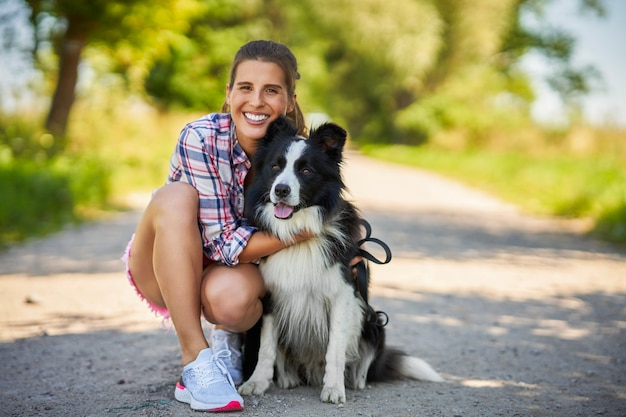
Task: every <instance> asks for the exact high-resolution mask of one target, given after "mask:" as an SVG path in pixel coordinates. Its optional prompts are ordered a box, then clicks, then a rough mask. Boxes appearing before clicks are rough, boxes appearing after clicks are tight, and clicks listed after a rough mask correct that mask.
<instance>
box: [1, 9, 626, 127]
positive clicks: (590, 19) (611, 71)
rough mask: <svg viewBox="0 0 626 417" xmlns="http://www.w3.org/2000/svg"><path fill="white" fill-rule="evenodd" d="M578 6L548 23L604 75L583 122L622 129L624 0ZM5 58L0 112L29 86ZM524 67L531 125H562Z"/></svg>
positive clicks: (535, 72) (536, 61)
mask: <svg viewBox="0 0 626 417" xmlns="http://www.w3.org/2000/svg"><path fill="white" fill-rule="evenodd" d="M16 4H19V2H16V1H15V0H0V7H2V8H3V9H4V11H5V12H6V11H8V10H9V9H12V8H14V7H17V8H18V9H21V10H20V12H19V13H18V15H17V16H15V15H14V18H15V19H18V20H21V21H23V22H24V23H26V22H27V19H28V14H27V13H28V12H27V10H24V9H23V8H20V7H19V6H16ZM579 4H580V0H554V1H553V2H552V3H551V6H550V7H549V8H548V9H547V10H546V12H547V18H548V21H549V22H551V23H552V24H553V25H555V26H557V27H561V28H563V29H565V30H567V31H568V32H570V33H571V34H573V35H574V36H575V38H576V48H575V52H574V56H573V60H572V62H573V64H574V65H576V66H586V65H593V66H594V67H595V68H596V69H598V70H599V72H600V74H601V75H602V78H603V82H602V84H601V85H600V87H601V88H600V89H599V90H598V91H595V92H593V93H592V94H590V95H588V96H587V97H585V98H584V100H583V103H582V106H583V113H584V115H585V118H586V119H587V120H589V121H590V122H592V123H595V124H602V123H604V122H607V121H608V122H610V123H617V124H619V125H621V126H624V127H626V49H625V47H624V43H626V0H604V4H605V5H606V8H607V16H606V17H604V18H599V17H596V16H595V15H593V14H589V13H587V14H586V15H581V14H580V13H579V11H578V6H579ZM24 26H25V25H24ZM24 26H21V27H20V25H18V26H17V29H18V33H17V34H16V36H18V37H19V38H21V39H29V34H28V31H27V30H26V29H25V27H24ZM4 36H6V34H5V33H0V37H4ZM3 40H4V39H3ZM24 42H27V41H26V40H24ZM4 58H6V57H4ZM4 58H2V57H0V106H7V105H9V106H10V105H12V104H16V98H15V94H13V92H15V91H20V92H21V93H23V92H24V90H25V87H26V83H27V81H26V80H25V78H26V77H18V76H16V74H21V75H25V74H28V73H29V72H30V71H29V68H28V66H27V65H24V63H21V62H19V60H15V59H4ZM522 65H523V68H524V69H525V70H526V71H528V72H529V73H530V75H531V76H534V77H533V78H534V79H535V88H536V91H537V93H538V98H537V100H536V102H535V103H534V105H533V109H532V112H533V116H534V117H535V119H537V120H539V121H542V122H548V123H551V122H557V123H558V122H559V121H561V120H563V111H562V107H561V105H560V102H559V100H558V98H557V96H556V95H555V94H554V93H552V92H551V91H550V90H549V88H548V87H547V86H546V85H545V84H542V83H541V82H540V81H539V80H540V79H541V74H542V73H544V72H545V71H546V69H547V65H546V63H545V62H544V61H543V60H541V59H540V58H538V57H537V56H532V55H531V56H528V57H526V58H524V60H523V62H522ZM21 99H22V100H24V99H26V100H28V97H23V96H21ZM17 101H20V98H17Z"/></svg>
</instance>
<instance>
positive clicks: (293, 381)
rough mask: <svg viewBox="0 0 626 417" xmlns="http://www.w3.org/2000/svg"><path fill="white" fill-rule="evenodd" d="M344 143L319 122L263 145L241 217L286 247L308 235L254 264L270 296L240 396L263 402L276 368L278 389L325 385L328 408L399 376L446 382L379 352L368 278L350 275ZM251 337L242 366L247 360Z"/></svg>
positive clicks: (278, 129) (420, 365) (282, 129)
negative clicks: (350, 392) (302, 133)
mask: <svg viewBox="0 0 626 417" xmlns="http://www.w3.org/2000/svg"><path fill="white" fill-rule="evenodd" d="M346 136H347V133H346V131H345V130H344V129H342V128H341V127H339V126H337V125H335V124H332V123H326V124H324V125H322V126H320V127H319V128H317V129H315V130H313V131H312V132H311V134H310V137H309V139H305V138H303V137H299V136H296V129H295V127H294V126H293V125H292V124H291V122H290V121H289V120H288V119H287V118H284V117H281V118H279V119H277V120H276V121H274V122H273V123H272V124H271V125H270V126H269V128H268V131H267V135H266V137H265V138H263V139H261V140H260V143H259V146H258V150H257V152H256V154H255V155H254V165H253V173H254V177H253V180H252V184H251V185H250V186H249V189H248V191H247V195H246V202H247V207H246V212H247V217H248V219H249V220H250V221H251V223H252V224H254V225H256V226H257V227H258V228H259V230H268V231H270V232H272V233H273V234H274V235H276V236H278V238H280V239H281V240H282V241H285V242H289V241H293V239H294V236H295V235H297V234H299V233H301V232H303V231H308V232H309V233H311V234H312V235H313V237H312V238H311V239H308V240H306V241H304V242H301V243H297V244H295V245H292V246H288V247H287V248H286V249H283V250H281V251H279V252H277V253H276V254H274V255H271V256H268V257H266V258H264V259H263V260H262V261H261V263H260V268H261V272H262V274H263V277H264V279H265V285H266V287H267V290H268V292H269V293H270V294H271V298H270V299H269V301H268V302H267V303H265V304H266V305H265V311H264V316H263V320H262V330H261V333H260V347H259V348H258V360H257V361H256V368H254V372H253V373H252V375H251V376H250V378H249V379H248V380H247V381H246V382H245V383H244V384H243V385H241V387H239V392H240V393H241V394H242V395H251V394H257V395H258V394H263V393H264V392H265V391H266V390H267V389H268V388H269V386H270V384H271V383H272V382H273V380H274V368H276V382H277V383H278V385H279V386H280V387H282V388H292V387H295V386H297V385H300V384H301V383H305V384H309V385H314V386H320V385H322V386H323V388H322V393H321V400H322V401H324V402H331V403H343V402H345V400H346V395H345V385H348V386H349V387H351V388H354V389H363V388H364V387H365V385H366V382H367V381H381V380H389V379H395V378H401V377H407V378H413V379H420V380H426V381H442V380H443V379H442V378H441V377H440V376H439V374H437V372H435V371H434V370H433V369H432V368H431V367H430V365H428V364H427V363H426V362H424V361H423V360H421V359H419V358H414V357H410V356H407V355H406V354H404V353H402V352H400V351H398V350H394V349H386V348H385V334H384V329H383V326H384V325H385V324H386V322H384V317H383V315H381V314H377V313H376V312H375V311H374V310H373V309H372V307H371V306H369V304H368V302H367V299H368V297H367V290H368V289H367V286H368V282H367V281H368V280H369V277H367V276H366V277H365V282H358V281H359V279H357V278H355V276H354V274H353V271H352V268H351V266H350V261H351V260H352V259H353V258H354V257H355V256H357V255H358V254H359V246H358V245H359V244H358V242H359V241H360V240H361V238H362V236H361V234H362V231H361V219H360V217H359V214H358V211H357V209H356V208H355V207H354V205H352V204H351V203H350V202H348V201H346V200H345V199H344V198H343V196H342V194H343V190H344V183H343V180H342V175H341V164H342V152H343V147H344V144H345V142H346ZM360 279H361V280H363V277H361V278H360ZM250 333H251V334H252V333H253V332H250ZM250 337H251V335H248V336H246V345H245V347H244V358H245V357H250V356H252V357H253V362H254V360H255V359H257V358H256V352H251V350H256V347H253V346H254V343H253V341H252V340H249V339H250ZM257 346H258V345H257ZM244 362H248V363H249V360H246V359H244ZM244 366H245V365H244ZM252 366H254V365H252Z"/></svg>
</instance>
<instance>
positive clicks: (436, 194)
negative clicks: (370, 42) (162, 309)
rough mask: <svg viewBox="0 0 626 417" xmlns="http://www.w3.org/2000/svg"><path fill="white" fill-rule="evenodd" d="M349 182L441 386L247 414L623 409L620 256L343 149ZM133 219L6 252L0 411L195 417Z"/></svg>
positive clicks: (410, 332)
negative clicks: (134, 262)
mask: <svg viewBox="0 0 626 417" xmlns="http://www.w3.org/2000/svg"><path fill="white" fill-rule="evenodd" d="M346 182H347V183H348V185H349V186H350V189H351V194H352V196H353V197H354V199H355V200H356V201H357V203H358V205H359V206H360V207H361V209H362V210H363V212H364V214H365V216H366V217H367V218H368V219H369V220H370V222H371V223H372V225H373V227H374V234H375V236H377V237H380V238H382V239H383V240H385V241H386V242H388V243H389V244H390V246H391V247H392V249H393V251H394V260H393V261H392V262H391V264H389V265H386V266H380V267H374V274H375V275H374V286H373V294H374V296H373V299H372V302H373V304H374V305H375V307H376V308H378V309H381V310H385V311H386V312H387V313H388V314H389V316H390V318H391V321H390V324H389V325H388V335H389V336H388V338H389V342H390V344H393V345H398V346H402V347H404V348H405V350H407V351H408V352H410V353H412V354H415V355H417V356H420V357H422V358H424V359H426V360H427V361H429V362H430V363H431V364H432V365H433V366H434V367H435V368H436V369H437V370H439V371H440V372H441V373H442V375H443V376H444V377H445V378H446V379H447V380H448V382H447V383H444V384H428V383H419V382H413V381H400V382H396V383H390V384H375V385H372V386H370V387H368V388H367V389H366V390H364V391H360V392H353V391H348V393H347V394H348V401H347V403H346V404H345V405H344V406H343V407H337V406H334V405H328V404H321V403H320V402H319V389H316V388H298V389H294V390H290V391H285V390H280V389H276V388H274V389H272V390H271V391H270V392H269V393H268V394H267V395H265V396H263V397H250V398H246V409H245V411H244V412H242V413H236V414H235V415H242V416H263V417H265V416H278V415H281V416H303V417H304V416H306V417H312V416H324V417H328V416H381V417H383V416H385V417H389V416H402V417H404V416H446V417H450V416H463V417H466V416H467V417H469V416H568V417H569V416H598V415H601V416H626V252H624V251H620V250H617V249H614V248H612V247H610V246H608V245H605V244H602V243H600V242H597V241H594V240H592V239H588V238H585V237H583V236H581V235H580V234H579V233H578V232H577V230H578V229H579V226H578V225H576V224H572V223H562V222H555V221H551V220H545V219H536V218H531V217H528V216H524V215H522V214H520V213H519V212H518V211H517V210H516V209H515V208H514V207H512V206H509V205H506V204H503V203H501V202H499V201H497V200H495V199H493V198H491V197H489V196H487V195H485V194H483V193H480V192H477V191H475V190H471V189H468V188H466V187H464V186H462V185H459V184H457V183H455V182H451V181H448V180H445V179H442V178H440V177H438V176H435V175H432V174H429V173H426V172H422V171H418V170H411V169H406V168H399V167H395V166H392V165H388V164H383V163H380V162H375V161H372V160H369V159H366V158H364V157H361V156H359V155H357V154H352V153H351V154H349V156H348V162H347V169H346ZM137 219H138V213H135V212H132V213H126V214H121V215H118V216H115V217H113V218H111V219H110V220H109V221H107V222H104V223H101V224H93V225H88V226H85V227H82V228H78V229H71V230H67V231H65V232H63V233H59V234H57V235H55V236H52V237H50V238H47V239H43V240H39V241H33V242H30V243H28V244H26V245H23V246H20V247H15V248H12V249H11V250H9V251H7V252H4V253H2V254H0V274H1V275H0V416H35V415H37V416H39V415H45V416H192V415H195V413H193V412H191V411H190V410H189V408H188V407H187V406H186V405H183V404H179V403H177V402H176V401H175V400H174V398H173V387H174V383H175V381H176V379H177V378H178V376H179V372H180V367H179V356H178V350H177V343H176V337H175V335H174V333H173V332H172V331H167V330H164V329H163V328H162V327H161V323H160V321H159V319H157V318H155V317H154V316H153V315H152V314H151V313H150V312H149V311H148V310H147V309H146V308H145V307H144V305H142V303H140V302H139V301H138V299H137V298H136V296H135V295H134V293H133V291H132V289H131V288H130V287H129V286H128V284H127V283H126V282H125V278H124V274H123V269H122V265H121V263H120V262H119V261H118V259H119V256H120V254H121V251H122V250H123V248H124V246H125V243H126V241H127V239H128V237H129V236H130V234H131V233H132V231H133V229H134V226H135V224H136V222H137Z"/></svg>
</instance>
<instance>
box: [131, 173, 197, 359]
mask: <svg viewBox="0 0 626 417" xmlns="http://www.w3.org/2000/svg"><path fill="white" fill-rule="evenodd" d="M197 216H198V195H197V192H196V190H195V189H194V188H193V187H191V186H190V185H189V184H186V183H181V182H177V183H172V184H168V185H166V186H164V187H163V188H161V189H160V190H159V191H157V192H156V194H155V195H154V196H153V198H152V201H151V202H150V204H149V205H148V207H147V208H146V211H145V213H144V215H143V217H142V219H141V221H140V222H139V225H138V227H137V231H136V232H135V239H134V241H133V245H132V247H131V254H132V255H131V256H130V259H129V267H130V270H131V271H132V275H133V279H134V281H135V284H136V285H137V288H138V289H139V291H141V293H142V294H143V295H144V297H146V298H147V299H148V300H149V301H150V302H152V303H154V304H156V305H158V306H161V307H165V308H167V309H168V310H169V312H170V316H171V320H172V324H173V326H174V328H175V329H176V334H177V336H178V340H179V343H180V350H181V356H182V363H183V365H186V364H188V363H189V362H191V361H193V360H195V359H196V357H197V356H198V353H199V352H200V351H201V350H202V349H205V348H206V347H208V343H207V341H206V338H205V337H204V333H203V331H202V325H201V322H200V314H201V305H200V300H201V297H200V284H201V282H202V257H203V255H202V243H201V239H200V234H199V232H198V220H197Z"/></svg>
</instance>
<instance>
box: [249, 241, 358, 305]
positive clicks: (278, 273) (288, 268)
mask: <svg viewBox="0 0 626 417" xmlns="http://www.w3.org/2000/svg"><path fill="white" fill-rule="evenodd" d="M260 269H261V272H262V274H263V278H264V280H265V285H266V287H267V289H268V290H269V291H270V292H271V293H272V294H274V295H277V296H278V295H280V296H282V294H283V293H285V294H287V295H296V294H298V293H314V294H317V295H318V296H325V297H330V298H332V297H333V296H334V294H336V293H337V292H338V290H339V289H340V288H341V287H342V286H345V285H346V282H345V281H344V280H343V278H342V276H341V267H340V265H339V263H337V262H335V261H334V260H333V259H332V258H330V257H329V253H328V251H327V250H324V246H323V244H321V243H320V242H319V239H311V240H310V241H307V242H303V243H300V244H297V245H293V246H290V247H287V248H285V249H283V250H281V251H279V252H277V253H276V254H274V255H271V256H269V257H267V258H265V259H264V260H263V261H262V262H261V264H260Z"/></svg>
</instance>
